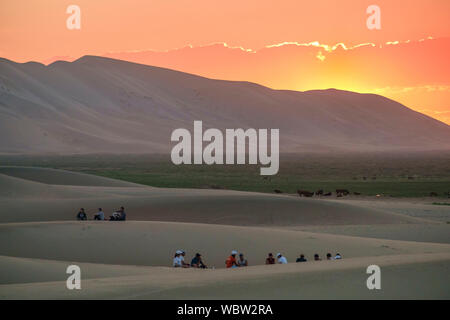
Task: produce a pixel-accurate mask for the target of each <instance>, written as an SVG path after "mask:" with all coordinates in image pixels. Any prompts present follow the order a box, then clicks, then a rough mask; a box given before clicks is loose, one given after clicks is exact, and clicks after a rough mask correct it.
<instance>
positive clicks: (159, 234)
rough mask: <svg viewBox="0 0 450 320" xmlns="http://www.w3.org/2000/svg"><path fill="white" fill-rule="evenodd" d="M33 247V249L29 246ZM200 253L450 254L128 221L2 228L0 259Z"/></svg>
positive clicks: (384, 243)
mask: <svg viewBox="0 0 450 320" xmlns="http://www.w3.org/2000/svg"><path fill="white" fill-rule="evenodd" d="M30 244H32V245H30ZM180 248H183V249H184V250H186V252H187V253H188V257H189V258H192V256H193V255H194V254H195V253H196V252H201V253H202V254H204V255H205V262H206V263H208V264H209V265H210V266H215V267H217V268H221V267H224V261H225V259H226V258H227V256H228V255H229V252H230V251H231V250H233V249H237V250H240V251H242V252H244V253H245V254H246V255H247V258H248V259H249V262H250V263H251V264H252V265H256V264H264V261H265V257H266V255H267V253H268V252H272V253H274V254H276V253H277V252H282V253H284V254H285V255H286V257H287V258H288V259H289V260H291V261H294V259H295V258H296V257H297V256H298V255H299V254H300V253H304V254H306V255H307V256H308V257H310V258H311V257H312V256H313V255H314V254H315V253H319V254H320V255H321V256H325V254H326V253H327V252H331V253H336V252H340V253H341V254H343V255H344V256H345V257H346V258H352V257H364V256H369V255H370V256H378V255H391V254H392V255H398V254H411V253H437V252H450V245H447V244H434V243H421V242H402V241H394V240H385V239H366V238H360V237H348V236H337V235H329V234H315V233H310V232H301V231H287V230H276V229H273V228H254V227H236V226H223V225H206V224H191V223H170V222H149V221H145V222H144V221H127V222H125V223H120V222H119V223H113V222H98V221H95V222H94V221H92V222H50V223H20V224H2V225H0V255H5V256H15V257H28V258H41V259H51V260H73V261H80V262H91V263H103V264H123V265H127V264H128V265H148V266H170V265H171V261H172V260H171V259H172V258H173V253H174V252H175V250H177V249H180Z"/></svg>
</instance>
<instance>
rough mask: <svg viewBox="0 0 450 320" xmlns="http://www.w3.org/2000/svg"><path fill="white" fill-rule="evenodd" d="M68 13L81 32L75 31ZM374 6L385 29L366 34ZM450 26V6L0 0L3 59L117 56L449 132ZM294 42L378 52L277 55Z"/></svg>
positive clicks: (357, 0)
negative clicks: (375, 96)
mask: <svg viewBox="0 0 450 320" xmlns="http://www.w3.org/2000/svg"><path fill="white" fill-rule="evenodd" d="M70 4H76V5H78V6H79V7H80V8H81V30H68V29H67V28H66V19H67V17H68V14H66V8H67V6H68V5H70ZM371 4H376V5H378V6H379V7H380V8H381V30H368V29H367V27H366V19H367V16H368V15H367V14H366V8H367V7H368V6H369V5H371ZM449 21H450V1H449V0H428V1H426V0H405V1H401V0H388V1H385V0H375V1H373V0H372V1H363V0H315V1H300V0H293V1H291V0H284V1H283V0H280V1H273V0H270V1H269V0H258V1H254V0H239V1H237V0H228V1H215V0H126V1H125V0H108V1H106V0H70V1H66V0H0V56H1V57H4V58H8V59H11V60H14V61H19V62H24V61H29V60H34V61H40V62H47V63H48V62H51V61H53V60H55V57H56V58H58V57H59V59H61V58H60V57H63V58H62V59H67V60H72V59H74V58H78V57H80V56H82V55H85V54H94V55H107V56H112V57H122V58H126V59H128V60H133V61H138V62H143V63H149V64H156V65H161V66H166V67H172V68H175V69H179V70H182V71H188V72H192V73H196V74H201V75H205V76H209V77H214V78H223V79H230V80H248V81H254V82H258V83H261V84H264V85H267V86H270V87H273V88H277V89H294V90H308V89H315V88H328V87H335V88H339V89H347V90H354V91H360V92H375V93H379V94H382V95H385V96H388V97H390V98H393V99H395V100H397V101H399V102H402V103H404V104H405V105H407V106H408V107H411V108H413V109H416V110H419V111H421V112H424V113H426V114H428V115H431V116H433V117H435V118H437V119H440V120H442V121H445V122H447V123H450V99H449V98H450V81H449V79H448V75H449V71H450V67H449V62H448V60H449V59H448V56H450V55H449V53H450V46H449V40H448V39H449V38H448V37H450V23H449ZM428 37H432V38H433V39H432V40H430V39H428ZM421 39H426V40H425V41H419V40H421ZM395 41H400V43H398V44H390V45H387V44H386V42H395ZM284 42H292V43H297V44H305V43H311V42H317V43H319V44H321V45H328V46H333V45H335V44H337V43H344V44H345V47H346V48H351V47H352V46H357V45H359V44H363V43H373V44H374V46H363V47H358V48H355V49H352V50H344V49H343V48H342V47H338V48H337V49H336V50H327V48H325V47H323V46H317V45H315V46H314V45H313V46H309V47H304V46H298V45H295V44H291V45H283V46H274V47H271V48H268V46H271V45H276V44H280V43H284ZM213 43H226V44H227V46H228V47H225V46H224V45H222V44H219V45H211V44H213ZM188 45H190V46H191V47H192V48H191V47H188V48H186V46H188ZM231 47H241V48H244V49H246V50H248V52H247V51H243V50H241V49H231ZM177 48H179V49H180V50H174V49H177ZM183 48H184V49H183ZM161 51H162V52H161ZM167 51H168V52H167ZM131 53H133V54H131ZM319 57H320V58H319Z"/></svg>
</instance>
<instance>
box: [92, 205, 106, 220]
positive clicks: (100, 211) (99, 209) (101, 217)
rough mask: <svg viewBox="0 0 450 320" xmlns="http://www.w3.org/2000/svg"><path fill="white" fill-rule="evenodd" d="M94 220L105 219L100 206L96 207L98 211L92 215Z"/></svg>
mask: <svg viewBox="0 0 450 320" xmlns="http://www.w3.org/2000/svg"><path fill="white" fill-rule="evenodd" d="M94 220H105V213H104V212H103V210H102V208H98V212H97V213H96V214H95V215H94Z"/></svg>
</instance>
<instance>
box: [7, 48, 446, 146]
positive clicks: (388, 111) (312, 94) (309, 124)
mask: <svg viewBox="0 0 450 320" xmlns="http://www.w3.org/2000/svg"><path fill="white" fill-rule="evenodd" d="M194 120H202V121H203V123H204V126H205V128H206V127H215V128H218V129H225V128H243V129H246V128H279V129H280V150H281V152H293V153H296V152H308V151H329V150H332V151H336V150H340V151H393V150H411V151H421V150H450V142H449V141H450V126H448V125H447V124H445V123H442V122H440V121H438V120H436V119H433V118H431V117H428V116H426V115H424V114H421V113H419V112H416V111H413V110H411V109H409V108H408V107H406V106H404V105H401V104H400V103H397V102H395V101H393V100H390V99H388V98H386V97H383V96H379V95H375V94H365V93H357V92H351V91H343V90H337V89H326V90H310V91H303V92H301V91H292V90H275V89H271V88H268V87H265V86H262V85H259V84H256V83H252V82H245V81H230V80H218V79H209V78H206V77H202V76H197V75H194V74H190V73H184V72H181V71H176V70H171V69H166V68H161V67H154V66H147V65H142V64H139V63H134V62H128V61H122V60H116V59H112V58H104V57H97V56H90V55H87V56H83V57H81V58H79V59H77V60H75V61H73V62H65V61H56V62H53V63H52V64H50V65H48V66H45V65H43V64H40V63H33V62H28V63H16V62H13V61H10V60H7V59H3V58H2V59H0V124H1V126H0V134H1V135H2V136H3V137H6V138H4V139H2V140H1V142H0V152H1V153H62V154H67V153H94V152H95V153H111V152H113V153H124V152H126V153H128V152H132V153H165V152H170V149H171V147H172V144H171V142H170V134H171V132H172V131H173V130H174V129H176V128H180V127H182V128H187V129H189V130H192V125H193V121H194Z"/></svg>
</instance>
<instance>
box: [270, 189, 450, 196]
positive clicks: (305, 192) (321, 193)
mask: <svg viewBox="0 0 450 320" xmlns="http://www.w3.org/2000/svg"><path fill="white" fill-rule="evenodd" d="M273 192H275V193H283V191H281V190H279V189H275V190H273ZM297 194H298V195H299V196H300V197H313V196H324V197H330V196H332V195H333V192H331V191H330V192H324V191H323V189H320V190H317V191H308V190H297ZM350 194H353V195H355V196H360V195H361V193H360V192H353V193H352V192H350V191H349V190H347V189H336V197H338V198H341V197H344V196H348V195H350ZM376 196H377V197H380V196H381V195H379V194H377V195H376ZM429 196H430V197H437V196H439V194H438V193H437V192H434V191H431V192H430V194H429ZM444 196H448V197H449V198H450V192H445V193H444Z"/></svg>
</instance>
